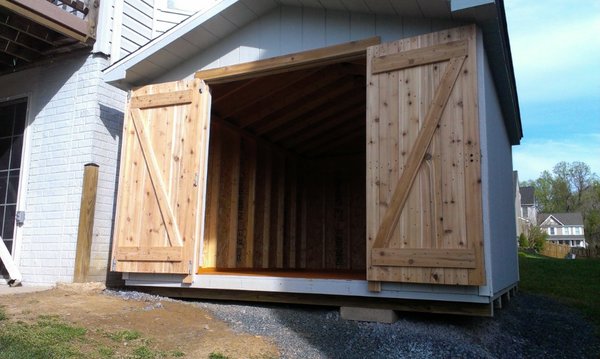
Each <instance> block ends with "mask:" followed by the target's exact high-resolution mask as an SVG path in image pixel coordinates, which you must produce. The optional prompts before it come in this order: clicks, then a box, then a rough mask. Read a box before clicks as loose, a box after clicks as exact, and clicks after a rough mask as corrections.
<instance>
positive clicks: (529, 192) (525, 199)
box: [519, 186, 535, 206]
mask: <svg viewBox="0 0 600 359" xmlns="http://www.w3.org/2000/svg"><path fill="white" fill-rule="evenodd" d="M519 192H521V205H523V206H533V205H534V204H535V189H534V188H533V187H531V186H525V187H519Z"/></svg>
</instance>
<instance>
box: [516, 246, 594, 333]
mask: <svg viewBox="0 0 600 359" xmlns="http://www.w3.org/2000/svg"><path fill="white" fill-rule="evenodd" d="M519 269H520V271H521V282H520V284H519V289H520V290H522V291H524V292H528V293H534V294H541V295H545V296H549V297H552V298H555V299H557V300H559V301H560V302H562V303H565V304H567V305H570V306H573V307H575V308H577V309H579V310H581V312H582V313H583V314H584V315H585V316H587V317H588V318H589V319H591V320H592V321H593V322H594V323H595V324H596V327H597V328H598V332H599V333H600V259H576V260H566V259H555V258H549V257H544V256H539V255H534V254H529V253H523V252H520V253H519Z"/></svg>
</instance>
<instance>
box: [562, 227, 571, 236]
mask: <svg viewBox="0 0 600 359" xmlns="http://www.w3.org/2000/svg"><path fill="white" fill-rule="evenodd" d="M570 229H571V228H569V227H563V234H565V235H569V234H571V231H570Z"/></svg>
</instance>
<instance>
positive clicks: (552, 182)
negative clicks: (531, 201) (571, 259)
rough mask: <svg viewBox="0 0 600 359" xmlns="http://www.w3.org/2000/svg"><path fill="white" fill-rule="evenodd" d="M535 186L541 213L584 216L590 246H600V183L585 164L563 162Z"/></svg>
mask: <svg viewBox="0 0 600 359" xmlns="http://www.w3.org/2000/svg"><path fill="white" fill-rule="evenodd" d="M523 185H526V186H533V187H534V191H535V197H536V201H537V208H538V212H545V213H557V212H581V213H582V215H583V219H584V225H585V228H584V232H585V236H586V240H587V241H588V243H592V242H595V243H596V244H597V245H600V180H599V179H598V176H597V175H596V174H595V173H593V172H592V171H591V169H590V166H588V165H587V164H586V163H584V162H577V161H576V162H572V163H567V162H559V163H557V164H556V165H555V166H554V168H553V169H552V172H549V171H544V172H542V173H541V174H540V177H539V178H537V179H536V180H531V181H527V182H525V183H523Z"/></svg>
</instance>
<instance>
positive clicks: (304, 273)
mask: <svg viewBox="0 0 600 359" xmlns="http://www.w3.org/2000/svg"><path fill="white" fill-rule="evenodd" d="M198 274H199V275H237V276H240V275H241V276H259V277H283V278H307V279H317V278H318V279H350V280H367V274H366V273H365V272H364V271H362V272H358V271H310V270H286V269H278V270H274V269H265V270H261V269H255V268H248V269H240V268H235V269H227V268H200V269H198Z"/></svg>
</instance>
